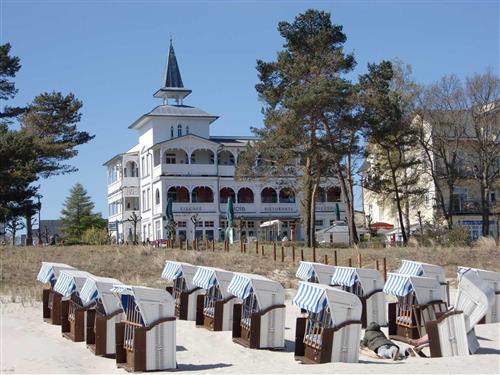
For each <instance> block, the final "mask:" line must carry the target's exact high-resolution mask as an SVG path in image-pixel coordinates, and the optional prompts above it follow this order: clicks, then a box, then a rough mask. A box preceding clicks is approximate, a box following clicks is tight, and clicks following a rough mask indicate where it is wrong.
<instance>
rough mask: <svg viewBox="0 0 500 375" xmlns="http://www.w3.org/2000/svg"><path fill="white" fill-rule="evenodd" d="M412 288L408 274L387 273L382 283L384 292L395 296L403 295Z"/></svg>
mask: <svg viewBox="0 0 500 375" xmlns="http://www.w3.org/2000/svg"><path fill="white" fill-rule="evenodd" d="M412 290H413V286H412V284H411V279H410V277H409V276H408V275H401V274H396V273H389V274H388V275H387V281H386V282H385V285H384V293H385V294H389V295H391V296H396V297H404V296H406V295H408V294H409V293H410V292H411V291H412Z"/></svg>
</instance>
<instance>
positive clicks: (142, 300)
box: [111, 285, 175, 326]
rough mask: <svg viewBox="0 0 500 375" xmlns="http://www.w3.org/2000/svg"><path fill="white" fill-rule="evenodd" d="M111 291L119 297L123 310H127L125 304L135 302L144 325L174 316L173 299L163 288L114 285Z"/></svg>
mask: <svg viewBox="0 0 500 375" xmlns="http://www.w3.org/2000/svg"><path fill="white" fill-rule="evenodd" d="M111 291H112V293H113V294H115V295H116V296H118V297H119V299H120V304H121V307H122V309H123V311H127V306H128V305H129V304H130V303H131V302H135V304H136V306H137V308H138V309H139V313H140V314H141V318H142V322H143V323H144V325H145V326H149V325H151V324H152V323H154V322H155V321H157V320H159V319H162V318H171V317H174V316H175V312H174V310H175V300H174V298H173V297H172V296H171V295H170V293H168V292H167V291H166V290H164V289H157V288H148V287H145V286H131V285H114V286H113V288H112V289H111Z"/></svg>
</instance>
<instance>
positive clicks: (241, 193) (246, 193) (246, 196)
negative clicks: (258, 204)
mask: <svg viewBox="0 0 500 375" xmlns="http://www.w3.org/2000/svg"><path fill="white" fill-rule="evenodd" d="M238 203H253V191H252V189H250V188H241V189H240V190H238Z"/></svg>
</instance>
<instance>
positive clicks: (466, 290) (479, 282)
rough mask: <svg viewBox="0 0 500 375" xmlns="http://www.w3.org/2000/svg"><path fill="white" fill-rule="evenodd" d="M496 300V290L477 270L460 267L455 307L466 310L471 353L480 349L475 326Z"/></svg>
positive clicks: (466, 325)
mask: <svg viewBox="0 0 500 375" xmlns="http://www.w3.org/2000/svg"><path fill="white" fill-rule="evenodd" d="M494 301H495V291H494V290H493V288H491V286H490V285H488V284H487V283H486V282H485V281H484V280H483V279H482V278H481V277H480V276H479V274H478V273H477V272H475V271H474V270H472V269H469V268H465V267H459V268H458V288H457V295H456V299H455V305H454V307H455V309H456V310H460V311H463V312H464V316H465V328H466V330H467V341H468V345H469V351H470V352H471V353H475V352H476V351H477V349H479V341H478V340H477V338H476V333H475V331H474V326H475V325H476V324H478V323H479V322H481V321H482V320H483V319H484V317H485V316H486V314H487V313H488V311H489V310H490V309H491V306H492V305H493V303H494Z"/></svg>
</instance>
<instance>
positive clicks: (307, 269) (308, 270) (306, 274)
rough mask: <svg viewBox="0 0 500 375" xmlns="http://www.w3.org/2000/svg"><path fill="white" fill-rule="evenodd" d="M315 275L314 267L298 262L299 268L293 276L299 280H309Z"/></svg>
mask: <svg viewBox="0 0 500 375" xmlns="http://www.w3.org/2000/svg"><path fill="white" fill-rule="evenodd" d="M314 274H315V272H314V267H313V265H312V264H311V263H305V262H300V265H299V268H298V269H297V273H295V276H296V277H297V278H299V279H301V280H305V281H307V280H309V279H310V278H311V277H313V276H314Z"/></svg>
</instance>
